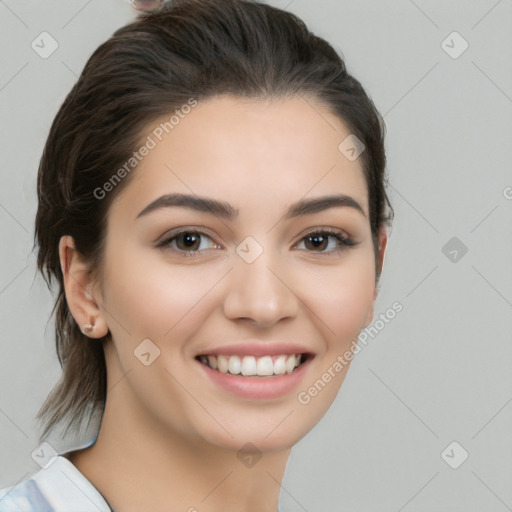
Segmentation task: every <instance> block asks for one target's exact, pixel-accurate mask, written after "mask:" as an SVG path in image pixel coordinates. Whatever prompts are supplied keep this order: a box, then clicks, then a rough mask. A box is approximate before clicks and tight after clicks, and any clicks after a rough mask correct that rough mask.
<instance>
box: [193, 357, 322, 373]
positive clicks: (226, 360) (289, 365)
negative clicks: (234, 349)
mask: <svg viewBox="0 0 512 512" xmlns="http://www.w3.org/2000/svg"><path fill="white" fill-rule="evenodd" d="M313 357H314V355H313V354H310V353H300V354H280V355H263V356H252V355H245V356H239V355H224V354H219V355H213V354H200V355H198V356H196V358H195V359H196V360H197V361H199V362H200V363H201V364H204V365H205V366H207V367H208V368H210V369H211V370H214V371H216V372H219V373H223V374H230V375H237V376H239V377H247V378H251V377H252V378H256V379H257V378H262V377H277V376H280V375H288V374H291V373H293V372H295V371H296V370H297V369H298V368H299V367H300V366H302V365H303V364H305V363H306V362H308V361H309V360H310V359H312V358H313Z"/></svg>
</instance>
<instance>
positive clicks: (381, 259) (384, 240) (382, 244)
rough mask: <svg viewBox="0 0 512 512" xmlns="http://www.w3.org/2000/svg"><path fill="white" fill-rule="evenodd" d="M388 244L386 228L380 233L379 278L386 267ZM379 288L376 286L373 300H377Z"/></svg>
mask: <svg viewBox="0 0 512 512" xmlns="http://www.w3.org/2000/svg"><path fill="white" fill-rule="evenodd" d="M387 243H388V235H387V232H386V229H385V228H382V229H381V230H380V232H379V260H378V262H377V269H378V272H379V276H380V274H381V273H382V269H383V267H384V257H385V254H386V246H387ZM377 294H378V288H377V285H375V291H374V294H373V300H374V301H375V300H377Z"/></svg>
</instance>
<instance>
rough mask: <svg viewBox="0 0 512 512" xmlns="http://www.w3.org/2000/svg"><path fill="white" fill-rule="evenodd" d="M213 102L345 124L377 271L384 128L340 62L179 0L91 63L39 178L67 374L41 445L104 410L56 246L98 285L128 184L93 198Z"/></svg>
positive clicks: (44, 255)
mask: <svg viewBox="0 0 512 512" xmlns="http://www.w3.org/2000/svg"><path fill="white" fill-rule="evenodd" d="M219 94H232V95H237V96H244V97H247V98H281V97H286V96H292V95H303V96H304V97H309V98H314V99H316V100H318V101H320V102H322V103H323V104H325V105H326V106H328V107H329V108H330V109H331V111H332V112H334V113H335V114H336V115H338V116H339V117H340V118H341V119H342V120H343V121H344V122H345V123H346V125H347V126H348V128H349V129H350V131H351V133H352V134H354V135H355V136H356V137H357V138H358V139H359V140H361V141H362V142H363V143H364V145H365V148H366V149H365V151H364V152H363V153H362V155H361V157H360V158H361V161H362V165H363V169H364V175H365V179H366V183H367V188H368V194H369V205H370V224H371V232H372V238H373V244H374V249H375V255H376V264H377V259H378V258H377V257H378V254H379V247H378V238H377V237H378V231H379V229H380V228H381V227H382V226H383V225H384V224H385V223H388V224H389V225H390V224H391V220H392V217H393V209H392V207H391V205H390V203H389V199H388V197H387V194H386V190H385V181H386V178H385V166H386V158H385V151H384V131H385V128H384V122H383V120H382V118H381V116H380V115H379V113H378V112H377V110H376V108H375V106H374V104H373V102H372V100H371V99H370V98H369V97H368V95H367V94H366V93H365V91H364V89H363V87H362V86H361V84H360V83H359V82H358V81H357V80H356V79H355V78H354V77H352V76H351V75H350V74H348V72H347V70H346V68H345V63H344V62H343V60H342V59H341V58H340V56H339V55H338V54H337V53H336V52H335V50H334V49H333V48H332V47H331V46H330V45H329V44H328V43H327V42H326V41H324V40H323V39H321V38H319V37H317V36H315V35H314V34H312V33H311V32H310V31H309V30H308V29H307V27H306V25H305V24H304V22H303V21H301V20H300V19H299V18H297V17H296V16H295V15H293V14H291V13H289V12H286V11H283V10H280V9H277V8H275V7H271V6H269V5H266V4H263V3H259V2H254V1H250V0H179V1H178V0H175V1H171V2H168V3H166V4H165V5H164V7H163V8H162V10H160V11H159V12H156V13H153V14H142V15H140V16H139V17H138V19H137V20H136V21H135V22H133V23H131V24H129V25H127V26H125V27H123V28H121V29H119V30H117V31H116V32H115V33H114V35H113V36H112V37H111V38H110V39H109V40H108V41H106V42H105V43H104V44H102V45H101V46H100V47H99V48H98V49H97V50H96V51H95V52H94V53H93V55H92V56H91V57H90V59H89V61H88V62H87V64H86V66H85V68H84V70H83V72H82V74H81V75H80V77H79V79H78V81H77V83H76V84H75V86H74V87H73V88H72V90H71V92H70V93H69V94H68V96H67V97H66V99H65V101H64V103H63V105H62V106H61V108H60V110H59V112H58V113H57V115H56V117H55V119H54V121H53V124H52V126H51V129H50V133H49V136H48V139H47V142H46V145H45V148H44V152H43V155H42V159H41V162H40V166H39V174H38V182H37V187H38V200H39V206H38V210H37V217H36V226H35V238H36V240H37V243H38V245H39V253H38V269H39V270H40V271H41V272H42V274H43V276H44V277H45V279H46V281H47V284H48V286H49V287H51V285H52V279H55V280H56V281H57V283H58V295H57V298H56V302H55V307H54V310H53V312H52V313H55V324H56V325H55V334H56V348H57V354H58V358H59V362H60V364H61V366H62V369H63V375H62V377H61V379H60V381H59V382H58V383H57V385H56V386H55V388H54V389H53V390H52V392H51V393H50V394H49V396H48V397H47V399H46V401H45V403H44V404H43V405H42V407H41V409H40V410H39V412H38V415H37V418H38V420H39V421H40V422H44V430H43V432H42V435H41V437H40V439H43V438H45V437H46V436H47V434H48V433H49V432H50V431H51V430H53V428H54V427H55V426H56V425H57V424H58V423H59V422H60V421H62V420H64V419H67V425H66V429H65V432H64V435H65V434H66V432H67V431H68V429H69V428H71V427H73V426H74V427H77V426H78V427H80V426H81V424H82V422H83V420H84V418H86V417H87V415H88V414H90V416H89V422H90V420H91V418H92V416H93V414H94V413H98V412H100V413H102V411H103V408H104V405H105V399H106V367H105V359H104V354H103V347H102V343H101V342H100V340H91V339H89V338H87V337H86V336H85V335H83V334H82V332H81V331H80V329H79V327H78V325H77V323H76V322H75V320H74V319H73V317H72V315H71V314H70V311H69V309H68V305H67V302H66V297H65V292H64V284H63V275H62V271H61V267H60V261H59V253H58V245H59V240H60V238H61V237H62V236H64V235H71V236H72V237H73V239H74V241H75V244H76V248H77V250H78V251H79V252H80V253H81V254H82V255H83V256H84V258H85V259H86V261H87V262H88V263H89V264H90V269H91V270H90V271H91V276H93V278H95V277H97V276H98V275H99V273H100V269H101V265H100V264H101V257H102V248H103V241H104V236H105V226H106V219H107V214H108V210H109V206H110V204H111V203H112V201H113V200H114V199H115V197H116V196H117V194H118V193H119V192H120V191H121V190H122V188H123V187H124V186H126V184H127V182H129V180H130V177H131V176H130V175H128V176H126V178H124V179H123V180H122V182H121V183H119V184H118V185H117V186H116V187H115V188H114V189H113V190H112V191H111V192H109V194H106V195H105V197H104V198H102V199H101V200H99V199H98V198H97V194H95V192H94V191H95V190H98V188H101V187H102V186H103V185H104V184H105V183H106V182H107V181H108V180H109V179H110V178H111V177H112V174H113V171H115V170H116V169H118V168H119V167H120V166H122V165H123V163H125V162H126V161H127V160H128V159H129V158H130V157H131V156H132V154H133V152H134V150H135V149H136V148H137V147H138V143H139V139H140V137H141V134H142V133H143V132H144V130H145V128H147V126H148V125H149V124H150V123H152V122H154V121H155V120H157V119H160V118H161V117H162V115H165V114H167V113H172V112H173V111H174V110H176V109H178V108H180V107H181V106H182V105H185V104H187V102H188V101H189V99H190V98H191V97H193V98H195V99H196V100H198V101H200V100H201V99H206V98H209V97H213V96H215V95H219ZM340 142H341V141H340ZM386 206H387V207H389V208H388V210H389V214H388V211H387V208H386ZM376 268H377V267H376ZM376 276H377V280H378V278H379V274H378V269H377V274H376ZM109 335H110V334H109ZM109 335H108V336H109ZM89 422H88V423H89Z"/></svg>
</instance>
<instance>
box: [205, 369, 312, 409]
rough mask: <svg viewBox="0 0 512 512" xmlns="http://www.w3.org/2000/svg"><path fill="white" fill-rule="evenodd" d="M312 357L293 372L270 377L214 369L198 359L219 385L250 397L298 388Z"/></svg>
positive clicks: (254, 397) (259, 397)
mask: <svg viewBox="0 0 512 512" xmlns="http://www.w3.org/2000/svg"><path fill="white" fill-rule="evenodd" d="M311 361H312V359H308V360H307V361H306V362H305V363H303V364H301V365H300V366H298V367H297V368H296V369H295V370H294V371H293V372H292V373H286V374H284V375H274V376H269V377H242V376H240V375H232V374H230V373H222V372H219V371H217V370H213V369H212V368H210V367H209V366H207V365H205V364H204V363H201V362H200V361H196V362H197V364H199V365H200V366H201V368H202V369H203V371H204V372H205V373H206V375H207V376H208V377H210V379H212V380H213V381H214V382H215V383H216V384H217V385H219V386H221V387H223V388H224V389H226V390H228V391H230V392H232V393H234V394H236V395H238V396H241V397H243V398H249V399H257V400H262V399H267V398H279V397H281V396H283V395H286V394H287V393H290V391H293V389H294V388H296V387H297V386H298V385H299V383H300V381H301V380H302V379H303V377H304V375H305V373H306V371H307V370H308V367H309V365H310V363H311Z"/></svg>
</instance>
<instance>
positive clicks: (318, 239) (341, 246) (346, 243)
mask: <svg viewBox="0 0 512 512" xmlns="http://www.w3.org/2000/svg"><path fill="white" fill-rule="evenodd" d="M329 239H332V240H333V241H334V242H333V243H329ZM302 241H305V245H306V246H308V245H309V247H312V248H313V251H309V252H318V253H319V254H333V253H339V252H341V251H344V250H346V249H347V248H348V247H353V246H355V245H357V243H356V242H354V241H353V240H352V239H351V238H349V237H348V236H346V235H345V234H344V233H343V232H342V231H339V230H336V229H325V228H324V229H321V230H318V231H311V232H310V233H308V234H307V235H306V236H305V237H304V238H303V239H302V240H301V242H302ZM329 246H330V247H331V250H327V251H326V250H324V249H327V248H329ZM316 249H320V250H316Z"/></svg>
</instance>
